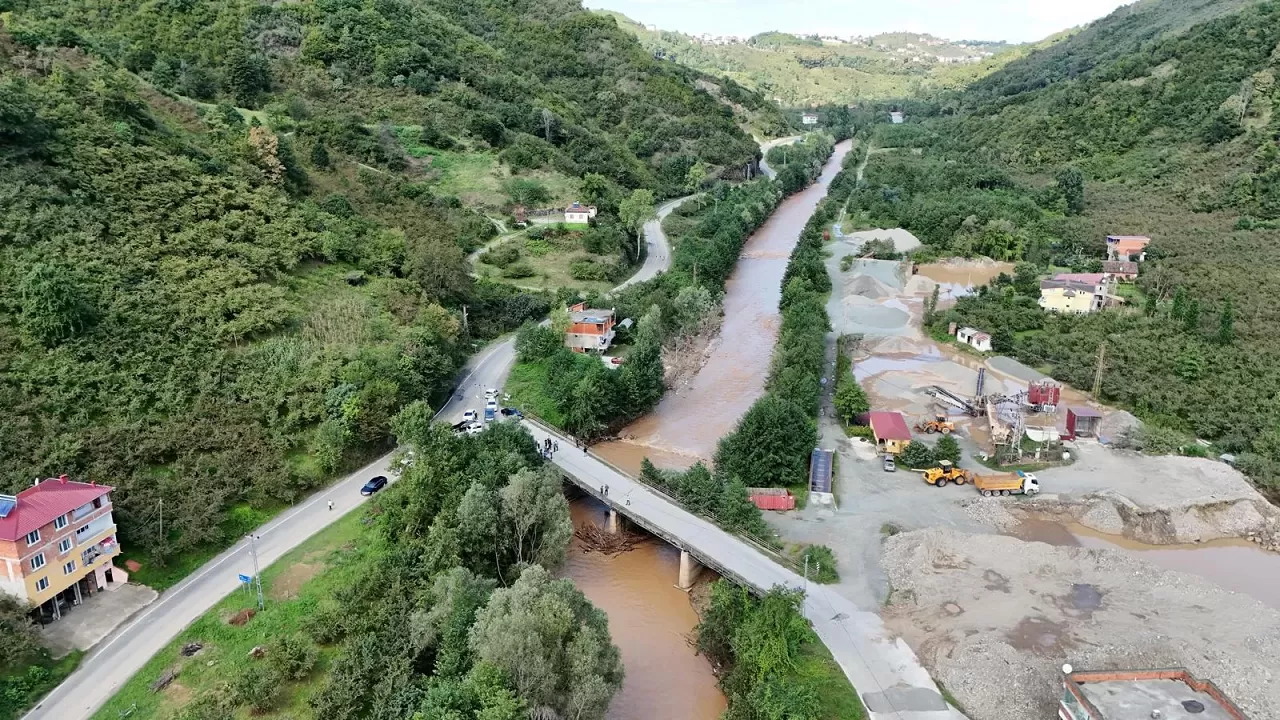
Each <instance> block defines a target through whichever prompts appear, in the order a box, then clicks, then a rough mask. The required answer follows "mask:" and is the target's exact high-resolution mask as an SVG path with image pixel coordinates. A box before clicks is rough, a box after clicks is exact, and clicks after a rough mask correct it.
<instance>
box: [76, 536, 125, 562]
mask: <svg viewBox="0 0 1280 720" xmlns="http://www.w3.org/2000/svg"><path fill="white" fill-rule="evenodd" d="M118 552H120V543H118V542H116V538H115V536H114V535H112V536H111V537H109V538H106V539H104V540H103V541H102V542H99V543H95V544H94V545H93V546H91V547H88V548H85V550H84V551H83V552H81V553H80V567H89V566H90V565H92V564H93V563H95V562H97V561H98V559H99V558H102V557H104V556H107V557H110V556H112V555H115V554H116V553H118Z"/></svg>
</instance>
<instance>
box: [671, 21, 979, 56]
mask: <svg viewBox="0 0 1280 720" xmlns="http://www.w3.org/2000/svg"><path fill="white" fill-rule="evenodd" d="M645 29H647V30H649V31H651V32H662V31H661V30H659V29H658V26H656V25H653V24H649V25H645ZM777 34H778V35H787V36H790V37H793V38H796V39H797V40H805V41H809V42H815V41H816V42H821V43H822V44H824V45H863V46H866V47H873V48H875V49H877V50H881V51H883V52H887V53H892V54H894V55H898V56H900V59H901V61H902V62H937V63H944V64H951V63H971V62H980V61H982V60H985V59H986V58H989V57H991V56H992V55H994V54H995V53H993V52H991V51H990V50H987V49H986V47H989V46H990V45H998V44H999V43H988V44H982V43H972V42H949V41H947V40H943V39H942V38H936V37H933V36H931V35H916V34H912V33H881V34H879V35H847V36H846V35H824V34H820V33H801V32H789V33H777ZM684 37H686V38H688V39H689V40H690V41H691V42H694V43H697V44H699V45H708V46H709V45H741V44H746V43H749V42H750V41H751V39H752V38H749V37H742V36H739V35H712V34H711V33H701V34H698V35H684ZM932 48H937V49H938V50H937V51H933V50H931V49H932ZM673 58H674V56H668V55H664V56H662V57H660V58H659V59H668V60H669V59H673Z"/></svg>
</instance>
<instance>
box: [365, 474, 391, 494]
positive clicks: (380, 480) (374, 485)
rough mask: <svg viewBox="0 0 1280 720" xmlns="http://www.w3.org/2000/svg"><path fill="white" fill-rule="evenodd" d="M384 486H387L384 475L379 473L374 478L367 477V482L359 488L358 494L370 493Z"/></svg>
mask: <svg viewBox="0 0 1280 720" xmlns="http://www.w3.org/2000/svg"><path fill="white" fill-rule="evenodd" d="M386 486H387V476H386V475H379V476H377V477H374V478H369V482H367V483H365V484H364V487H362V488H360V494H361V495H372V494H374V493H376V492H378V491H379V490H381V489H382V488H384V487H386Z"/></svg>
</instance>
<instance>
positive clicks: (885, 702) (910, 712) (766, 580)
mask: <svg viewBox="0 0 1280 720" xmlns="http://www.w3.org/2000/svg"><path fill="white" fill-rule="evenodd" d="M524 425H525V427H526V428H527V429H528V430H529V432H531V433H532V434H533V437H534V438H535V439H536V440H537V441H538V442H539V443H542V442H543V441H544V440H545V439H546V438H548V437H550V438H552V439H554V440H556V441H558V442H559V443H560V452H558V453H556V454H555V457H554V458H553V462H554V463H555V464H556V466H557V467H559V468H560V470H561V471H562V472H563V473H564V475H565V477H567V478H568V479H569V480H570V481H571V482H573V483H574V484H575V485H577V486H578V487H580V488H582V489H583V490H584V491H585V492H587V493H590V494H591V495H592V496H594V497H596V498H597V499H599V500H600V501H602V502H604V503H605V504H607V505H608V506H609V508H610V511H611V512H610V514H609V522H610V524H611V525H613V526H614V527H615V528H616V523H617V522H618V518H619V516H622V517H625V518H627V519H628V520H630V521H631V522H632V523H634V524H636V525H637V526H639V527H641V528H644V529H645V530H646V531H648V532H650V533H652V534H654V535H656V536H658V537H660V538H662V539H663V540H665V541H666V542H668V543H670V544H671V545H673V546H675V547H677V548H679V549H680V551H681V552H680V576H679V578H677V585H679V586H680V587H681V588H686V589H687V588H688V587H690V586H691V585H692V583H693V581H694V580H695V579H696V578H697V573H698V570H699V568H700V566H706V567H710V568H712V569H714V570H715V571H716V572H718V573H720V574H721V575H722V576H724V577H726V578H729V579H730V580H733V581H734V582H736V583H738V584H740V585H743V586H745V587H749V588H753V589H755V590H756V591H760V592H763V591H766V590H768V589H770V588H772V587H774V586H775V585H782V586H785V587H790V588H798V589H802V590H805V600H804V614H805V617H806V618H808V619H809V622H810V623H812V625H813V629H814V631H815V632H816V633H817V634H818V637H819V638H820V639H821V640H822V642H823V643H824V644H825V645H826V646H827V649H828V650H830V651H831V654H832V656H834V657H835V659H836V662H838V663H839V664H840V667H841V669H843V670H844V673H845V675H846V676H847V677H848V678H849V681H850V682H851V683H853V686H854V688H856V689H857V691H858V694H859V696H860V697H861V698H862V703H863V705H865V706H866V708H867V712H868V713H869V717H870V718H871V719H872V720H964V715H962V714H961V713H960V712H959V711H957V710H955V709H954V708H951V707H950V706H948V705H947V703H946V701H945V700H943V698H942V695H941V694H940V693H939V692H938V688H937V686H936V685H934V682H933V679H932V678H930V677H929V673H928V672H927V671H926V670H925V669H924V668H923V667H922V666H921V665H920V661H919V660H918V659H917V658H916V656H915V653H914V652H912V650H911V648H910V647H908V646H907V644H906V642H904V641H903V640H902V639H900V638H895V637H893V636H892V635H891V634H890V633H889V631H888V630H887V629H886V628H885V627H884V623H883V622H882V621H881V620H880V616H879V615H876V614H875V613H873V612H867V611H865V610H860V609H858V608H857V607H856V606H854V604H853V603H852V602H850V601H849V600H848V599H846V598H844V597H843V596H841V595H840V594H839V593H837V592H836V591H835V590H833V589H831V588H828V587H826V586H824V585H819V584H817V583H807V584H806V582H805V580H804V578H803V577H801V576H800V575H798V574H796V573H795V572H793V571H792V570H790V569H789V568H787V567H784V566H783V565H781V564H779V563H778V562H776V561H775V560H774V559H773V558H771V557H770V556H769V555H768V554H767V553H766V552H765V551H763V550H761V549H759V548H757V547H755V546H753V545H752V544H751V543H749V542H748V541H746V540H744V539H743V538H740V537H738V536H736V535H732V534H730V533H728V532H725V531H724V530H721V529H720V528H719V527H717V526H716V525H715V524H713V523H712V522H711V521H709V520H706V519H704V518H701V517H698V516H697V515H694V514H692V513H690V512H688V511H686V510H684V509H683V508H681V507H679V506H678V505H676V504H675V503H674V502H672V501H671V500H670V499H668V498H666V497H665V496H663V495H662V494H661V493H659V492H657V491H655V490H652V489H650V488H649V487H648V486H646V485H644V484H643V483H641V482H639V481H638V480H635V479H633V478H631V477H630V476H628V475H627V474H625V473H623V472H620V471H619V470H618V469H616V468H615V467H613V466H612V465H610V464H608V463H606V462H604V461H603V460H600V459H599V458H597V457H595V456H594V455H591V454H590V452H587V451H584V450H583V449H582V448H576V447H574V446H573V441H572V440H570V439H569V438H567V437H565V436H563V435H560V434H558V433H555V432H553V431H552V430H550V429H549V428H546V427H545V426H543V425H541V424H539V423H535V422H532V421H529V420H526V421H524ZM606 485H607V486H608V488H609V492H608V494H607V495H606V494H605V493H604V490H603V488H604V487H605V486H606Z"/></svg>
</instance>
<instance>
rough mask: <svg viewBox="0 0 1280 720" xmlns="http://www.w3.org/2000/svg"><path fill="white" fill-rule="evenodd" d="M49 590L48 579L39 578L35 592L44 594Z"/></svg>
mask: <svg viewBox="0 0 1280 720" xmlns="http://www.w3.org/2000/svg"><path fill="white" fill-rule="evenodd" d="M48 589H49V578H40V579H39V580H37V581H36V592H44V591H45V590H48Z"/></svg>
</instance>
